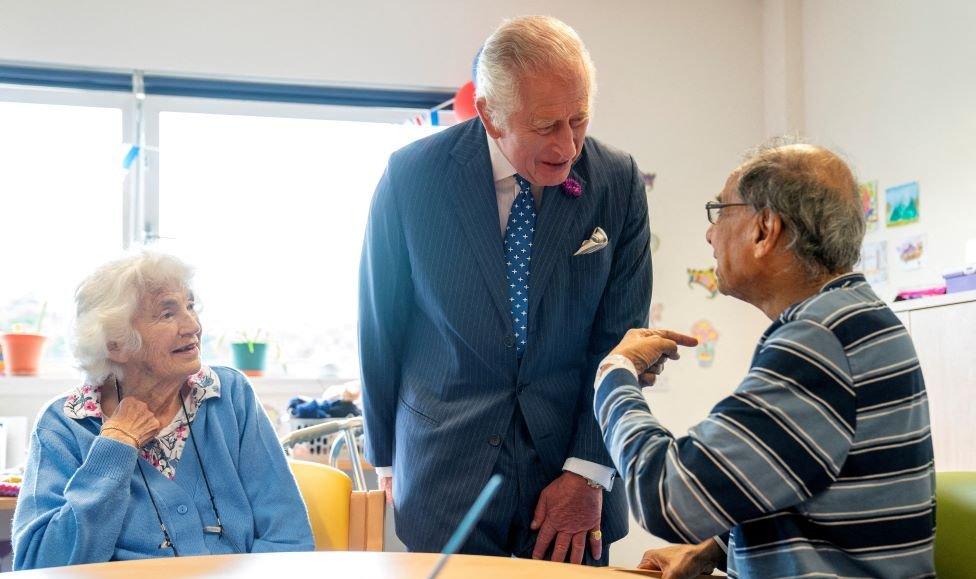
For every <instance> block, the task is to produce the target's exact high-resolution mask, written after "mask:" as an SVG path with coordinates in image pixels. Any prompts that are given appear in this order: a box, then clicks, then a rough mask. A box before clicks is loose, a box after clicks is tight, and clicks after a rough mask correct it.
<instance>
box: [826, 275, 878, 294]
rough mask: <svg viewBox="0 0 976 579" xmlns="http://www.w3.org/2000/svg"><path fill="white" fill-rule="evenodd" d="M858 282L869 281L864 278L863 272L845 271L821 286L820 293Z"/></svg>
mask: <svg viewBox="0 0 976 579" xmlns="http://www.w3.org/2000/svg"><path fill="white" fill-rule="evenodd" d="M857 283H867V280H866V279H865V278H864V274H863V273H858V272H851V273H845V274H842V275H839V276H837V277H835V278H834V279H832V280H830V281H828V282H827V283H825V284H824V286H823V287H822V288H820V293H824V292H828V291H830V290H835V289H838V288H842V287H848V286H852V285H854V284H857Z"/></svg>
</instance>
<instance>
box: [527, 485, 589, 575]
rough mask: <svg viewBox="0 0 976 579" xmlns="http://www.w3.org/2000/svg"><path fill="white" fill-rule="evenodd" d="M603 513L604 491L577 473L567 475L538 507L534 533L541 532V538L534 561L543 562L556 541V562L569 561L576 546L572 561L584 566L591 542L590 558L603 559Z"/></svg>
mask: <svg viewBox="0 0 976 579" xmlns="http://www.w3.org/2000/svg"><path fill="white" fill-rule="evenodd" d="M602 510H603V489H600V488H594V487H591V486H590V485H588V484H587V482H586V479H585V478H583V477H581V476H580V475H578V474H576V473H572V472H563V474H562V475H560V477H559V478H557V479H556V480H554V481H552V482H551V483H549V486H547V487H546V488H544V489H543V490H542V494H541V495H540V496H539V503H538V504H537V505H536V507H535V516H534V517H533V518H532V525H531V526H532V530H533V531H539V536H538V537H537V538H536V541H535V549H534V550H533V551H532V558H533V559H542V557H543V556H545V554H546V550H547V549H548V548H549V545H550V544H552V542H553V539H555V546H554V547H553V549H552V560H553V561H558V562H563V561H565V560H566V554H567V553H569V552H570V547H571V546H572V553H571V555H570V559H569V560H570V562H571V563H574V564H577V565H578V564H580V563H582V562H583V550H584V549H585V548H586V543H587V539H589V543H590V554H591V555H592V556H593V558H594V559H599V558H600V556H601V555H602V554H603V541H602V539H601V537H600V534H599V531H600V513H601V512H602ZM593 531H595V532H596V534H595V535H594V534H593V533H592V532H593Z"/></svg>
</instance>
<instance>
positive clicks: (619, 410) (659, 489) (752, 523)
mask: <svg viewBox="0 0 976 579" xmlns="http://www.w3.org/2000/svg"><path fill="white" fill-rule="evenodd" d="M706 210H707V212H708V219H709V221H710V222H711V224H712V225H711V226H710V227H709V228H708V233H707V234H706V238H707V240H708V242H709V244H711V245H712V247H713V248H714V254H715V259H716V261H717V269H716V273H717V276H718V284H719V289H720V291H721V292H722V293H724V294H726V295H730V296H734V297H736V298H739V299H741V300H743V301H745V302H748V303H750V304H752V305H754V306H756V307H757V308H759V309H760V310H762V311H763V313H765V314H766V315H767V316H768V317H769V318H770V320H772V324H771V325H770V326H769V328H768V329H767V330H766V332H765V333H764V334H763V335H762V337H761V338H760V339H759V344H758V346H757V348H756V351H755V355H754V357H753V359H752V363H751V367H750V369H749V372H748V374H747V375H746V376H745V378H743V379H742V381H741V382H740V383H739V385H738V387H737V388H736V389H735V391H734V392H733V393H732V395H730V396H728V397H727V398H725V399H724V400H722V401H720V402H719V403H718V404H717V405H716V406H715V407H714V408H713V409H712V411H711V412H710V413H709V415H708V417H707V418H705V419H704V420H703V421H702V422H700V423H698V424H697V425H695V426H693V427H692V428H691V429H690V430H689V432H688V435H687V436H684V437H680V438H677V437H675V436H673V435H672V434H671V433H670V432H668V431H667V430H666V429H665V428H664V427H663V426H661V423H660V422H659V421H658V420H657V418H656V417H655V416H654V415H653V414H652V413H651V410H650V408H649V407H648V404H647V402H646V401H645V399H644V397H643V396H642V395H641V391H640V384H641V383H643V384H653V383H654V380H655V378H656V376H657V375H658V374H660V373H661V371H662V367H663V365H664V362H665V361H666V360H668V359H675V358H677V357H678V347H679V346H692V345H694V344H695V339H694V338H691V337H689V336H684V335H682V334H678V333H676V332H671V331H668V330H646V329H645V330H631V331H630V332H629V333H628V334H627V336H625V337H624V339H623V341H622V342H621V343H620V344H619V345H618V346H617V348H616V349H614V350H613V351H612V352H611V354H610V355H609V356H608V357H607V358H605V359H604V361H603V362H602V363H601V365H600V369H599V372H598V374H597V377H596V396H595V399H594V406H595V410H596V415H597V419H598V420H599V422H600V426H601V428H602V429H603V435H604V441H605V442H606V444H607V447H608V448H609V449H610V455H611V456H612V457H613V459H614V462H615V464H616V465H617V470H618V471H619V472H620V474H621V477H622V478H623V482H625V484H626V488H627V495H628V499H629V500H630V505H631V510H632V512H633V513H634V516H635V518H636V519H637V520H638V522H639V523H640V524H641V526H642V527H644V528H645V529H647V530H648V531H650V532H651V533H653V534H654V535H656V536H659V537H662V538H664V539H667V540H669V541H673V542H677V543H692V544H696V543H697V544H696V545H693V546H676V547H670V548H667V549H660V550H654V551H649V552H648V553H646V554H645V557H644V560H643V561H642V563H641V566H642V567H645V568H651V569H659V570H661V571H663V572H664V574H663V576H664V577H665V578H679V577H691V576H694V575H695V574H697V573H700V572H702V571H707V570H708V569H710V568H711V567H713V566H716V565H720V564H721V563H722V562H724V561H726V560H727V564H728V570H729V575H730V576H740V577H764V578H774V577H836V576H844V577H855V576H856V577H864V576H871V577H929V576H934V574H935V572H934V564H933V557H932V544H933V538H934V527H935V508H934V507H935V497H934V464H933V457H932V442H931V439H930V433H929V412H928V405H927V402H926V393H925V383H924V380H923V378H922V372H921V370H920V368H919V364H918V358H917V357H916V354H915V348H914V346H913V345H912V341H911V338H910V337H909V335H908V333H907V332H906V331H905V328H904V327H903V326H902V324H901V323H900V322H899V321H898V318H897V317H895V315H894V313H892V311H891V310H890V309H889V308H888V306H887V305H886V304H885V303H884V302H883V301H882V300H881V299H880V298H878V296H877V295H876V294H875V293H874V292H873V291H872V290H871V287H870V286H869V285H868V284H867V282H866V281H865V279H864V276H862V275H861V274H858V273H852V268H853V266H854V263H855V261H857V258H858V255H859V251H860V247H861V241H862V238H863V236H864V219H863V215H862V213H861V208H860V201H859V195H858V189H857V182H856V180H855V178H854V176H853V174H852V173H851V171H850V169H849V168H848V167H847V165H846V164H845V163H844V162H843V161H842V160H841V159H840V158H838V157H837V156H836V155H834V154H833V153H831V152H830V151H828V150H826V149H823V148H819V147H813V146H809V145H789V146H779V147H772V148H767V149H764V150H761V151H760V152H759V153H758V154H756V155H755V156H753V157H752V158H751V159H749V160H748V161H747V162H746V163H744V164H743V165H742V166H740V167H739V168H738V169H736V170H735V171H733V172H732V174H731V175H730V176H729V178H728V180H727V182H726V184H725V187H724V189H723V190H722V192H721V194H720V195H719V196H718V199H717V201H716V202H709V203H708V204H707V205H706ZM726 533H729V535H725V534H726ZM726 541H727V544H726ZM726 551H727V555H726Z"/></svg>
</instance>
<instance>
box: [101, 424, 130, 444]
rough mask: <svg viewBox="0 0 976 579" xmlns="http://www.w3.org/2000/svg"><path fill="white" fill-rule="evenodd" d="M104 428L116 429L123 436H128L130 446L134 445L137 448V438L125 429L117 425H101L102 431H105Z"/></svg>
mask: <svg viewBox="0 0 976 579" xmlns="http://www.w3.org/2000/svg"><path fill="white" fill-rule="evenodd" d="M106 430H117V431H119V432H121V433H122V434H123V435H124V436H128V437H129V440H131V441H132V446H134V447H136V448H139V440H138V439H137V438H136V437H135V436H132V435H131V434H129V433H128V432H126V431H124V430H122V429H121V428H119V427H118V426H103V427H102V432H105V431H106Z"/></svg>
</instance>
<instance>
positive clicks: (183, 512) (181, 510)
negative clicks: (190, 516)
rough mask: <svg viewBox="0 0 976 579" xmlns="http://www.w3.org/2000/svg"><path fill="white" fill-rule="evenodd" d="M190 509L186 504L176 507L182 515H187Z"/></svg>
mask: <svg viewBox="0 0 976 579" xmlns="http://www.w3.org/2000/svg"><path fill="white" fill-rule="evenodd" d="M188 510H189V509H188V508H186V505H180V506H178V507H176V512H177V513H179V514H181V515H185V514H186V512H187V511H188Z"/></svg>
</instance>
